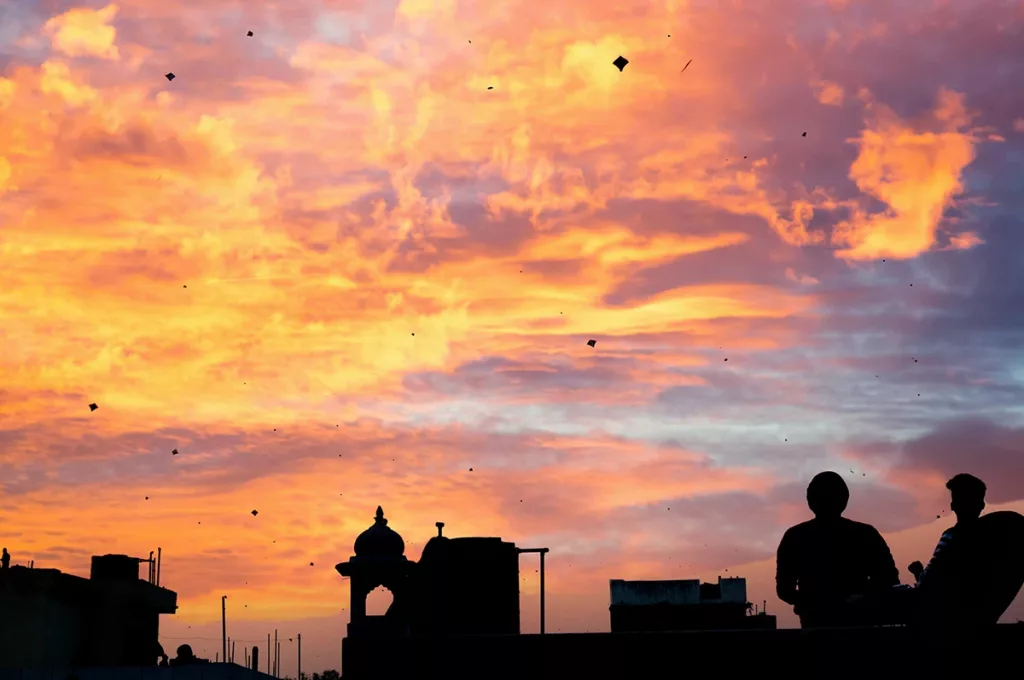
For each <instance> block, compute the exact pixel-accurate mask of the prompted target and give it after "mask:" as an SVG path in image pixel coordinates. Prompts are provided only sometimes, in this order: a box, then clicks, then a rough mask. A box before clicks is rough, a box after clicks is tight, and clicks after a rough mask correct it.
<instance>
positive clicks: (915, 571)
mask: <svg viewBox="0 0 1024 680" xmlns="http://www.w3.org/2000/svg"><path fill="white" fill-rule="evenodd" d="M907 571H909V572H910V575H911V576H913V577H914V584H915V585H916V584H920V583H921V574H923V573H924V565H923V564H921V562H920V561H918V560H914V561H913V562H911V563H910V565H909V566H908V567H907Z"/></svg>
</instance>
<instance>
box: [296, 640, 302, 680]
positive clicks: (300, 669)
mask: <svg viewBox="0 0 1024 680" xmlns="http://www.w3.org/2000/svg"><path fill="white" fill-rule="evenodd" d="M295 673H296V675H298V677H297V678H296V679H295V680H302V633H299V663H298V670H296V671H295Z"/></svg>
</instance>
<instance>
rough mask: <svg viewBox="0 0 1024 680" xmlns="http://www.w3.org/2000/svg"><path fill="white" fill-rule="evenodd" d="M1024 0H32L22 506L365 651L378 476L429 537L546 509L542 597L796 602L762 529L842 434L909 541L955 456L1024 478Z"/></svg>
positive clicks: (200, 636)
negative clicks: (698, 584)
mask: <svg viewBox="0 0 1024 680" xmlns="http://www.w3.org/2000/svg"><path fill="white" fill-rule="evenodd" d="M247 31H252V32H253V33H254V35H253V36H252V37H248V36H247V35H246V32H247ZM1022 32H1024V2H1022V1H1021V0H1002V1H997V0H974V1H973V2H952V1H943V0H901V1H896V0H894V1H892V2H884V3H883V2H873V1H867V0H865V1H860V2H858V1H857V0H831V1H826V0H772V2H757V1H754V0H749V1H746V2H744V1H741V0H722V1H721V2H708V1H707V0H618V1H616V2H595V1H593V0H543V1H541V0H487V1H486V2H485V1H483V0H479V1H475V2H471V1H469V0H401V1H396V0H280V1H271V0H266V1H263V2H250V1H243V0H201V1H200V0H166V1H162V2H155V1H153V0H125V1H123V2H122V1H118V2H116V3H114V4H106V3H104V2H88V1H85V0H78V1H76V2H70V1H67V0H0V74H2V77H0V340H2V341H3V352H2V354H0V543H2V544H3V545H4V546H6V547H7V548H8V550H10V552H11V554H12V556H13V563H15V564H27V563H28V561H29V560H35V565H36V567H37V568H40V567H49V568H59V569H62V570H66V571H70V572H72V573H78V574H81V575H85V576H87V575H88V568H89V557H90V555H93V554H104V553H127V554H132V555H139V556H146V555H148V553H149V551H150V550H155V549H156V548H157V546H160V547H162V549H163V554H164V560H163V582H164V584H165V585H167V586H168V587H170V588H172V589H174V590H176V591H177V592H178V593H179V606H180V608H179V612H178V614H177V615H175V616H167V617H163V619H162V624H161V626H162V627H161V635H162V640H163V642H164V646H165V647H167V648H168V650H169V651H173V649H174V648H175V647H177V645H178V644H181V643H182V642H191V643H192V644H193V646H194V647H195V648H196V650H197V652H199V653H200V654H201V655H208V656H209V657H210V658H213V656H214V654H215V653H216V652H217V651H219V650H220V597H221V595H224V594H226V595H228V621H229V623H228V630H229V635H231V636H232V637H234V638H236V639H238V640H242V641H248V640H252V641H256V642H258V641H261V640H262V642H263V644H264V645H265V642H266V633H267V631H268V630H269V631H272V630H273V629H275V628H277V629H279V630H280V631H281V632H280V635H281V637H282V638H283V639H285V640H286V642H285V644H284V645H283V654H284V659H283V666H282V667H283V671H284V672H285V673H287V674H290V675H292V676H294V674H295V650H294V643H290V642H287V639H288V638H289V637H292V636H293V635H294V634H295V633H302V634H303V669H304V670H305V671H314V670H322V669H324V668H338V667H339V661H338V657H339V654H340V651H339V650H340V639H341V636H342V635H343V633H344V624H345V623H346V622H347V620H348V619H347V613H348V587H347V581H345V580H343V579H342V578H341V577H340V576H339V575H338V574H337V573H336V572H335V571H334V565H335V564H336V563H338V562H340V561H344V560H346V559H348V557H349V556H350V555H351V554H352V543H353V541H354V539H355V537H356V536H357V535H358V534H359V533H360V532H361V531H363V530H364V529H366V528H367V527H369V526H370V524H371V523H372V520H373V515H374V511H375V509H376V507H377V505H378V504H380V505H383V507H384V510H385V514H386V516H387V517H388V519H389V522H390V524H389V525H390V526H391V527H392V528H394V529H395V530H397V531H399V532H400V533H401V534H402V535H403V537H404V538H405V540H406V543H407V555H408V556H409V557H410V558H413V559H415V558H417V557H418V556H419V552H420V549H421V547H422V545H423V543H424V542H425V541H426V540H428V539H429V538H430V537H431V536H432V535H433V534H434V533H436V530H435V528H434V522H435V521H444V522H445V523H446V529H445V533H446V535H451V536H501V537H503V538H504V539H506V540H510V541H514V542H516V543H517V544H518V545H520V546H523V547H540V546H546V547H549V548H550V549H551V553H550V555H549V558H548V578H547V590H548V628H549V630H550V631H558V630H561V631H583V630H607V628H608V609H607V607H608V580H609V579H611V578H688V577H694V578H696V577H702V578H705V579H714V578H715V577H716V576H717V575H723V576H731V575H738V576H746V577H747V578H748V579H749V597H750V599H751V600H752V601H756V602H758V603H759V604H760V603H761V602H762V600H765V599H767V600H768V609H769V611H771V612H774V613H778V614H779V615H780V623H781V624H782V625H793V623H794V619H793V616H792V614H791V612H790V611H789V609H788V608H787V607H785V606H783V605H781V603H779V602H778V601H777V600H775V598H774V592H773V582H772V576H773V574H772V570H773V567H774V561H773V560H774V552H775V549H776V547H777V545H778V541H779V538H780V537H781V534H782V532H783V531H784V530H785V528H786V527H787V526H789V525H791V524H793V523H796V522H799V521H803V520H804V519H807V518H808V516H809V512H808V511H807V508H806V505H805V503H804V488H805V486H806V484H807V481H808V480H809V479H810V478H811V476H813V475H814V474H815V473H816V472H819V471H821V470H826V469H833V470H836V471H838V472H840V473H842V474H843V475H844V477H846V478H847V480H848V482H849V484H850V486H851V492H852V500H851V504H850V509H849V512H848V513H847V516H849V517H851V518H853V519H859V520H862V521H868V522H872V523H874V524H875V525H876V526H877V527H878V528H879V529H880V530H881V531H883V532H884V533H885V534H886V536H887V538H888V540H889V542H890V545H891V547H892V549H893V552H894V554H895V555H896V558H897V562H898V564H899V566H900V569H901V577H902V578H903V579H904V580H905V581H906V580H909V579H910V576H909V574H907V572H906V570H905V566H906V565H907V564H908V563H909V561H910V560H913V559H922V560H927V558H928V556H929V555H930V553H931V550H932V548H933V546H934V544H935V541H936V540H937V538H938V536H939V534H940V533H941V531H942V530H943V529H944V528H945V527H947V526H949V525H950V524H952V519H951V518H950V512H949V509H948V492H946V490H945V489H944V486H943V485H944V482H945V480H946V479H947V478H949V477H950V476H951V475H953V474H955V473H958V472H971V473H974V474H977V475H978V476H980V477H982V478H983V479H984V480H985V481H986V482H987V483H988V485H989V503H990V507H996V506H1003V507H1008V508H1013V509H1018V510H1020V509H1022V508H1024V457H1022V448H1024V407H1022V404H1024V354H1022V353H1021V351H1020V349H1019V348H1020V347H1021V346H1022V345H1024V311H1022V310H1024V257H1022V253H1024V231H1022V228H1024V217H1022V215H1024V191H1022V186H1024V89H1022V88H1021V87H1020V83H1021V82H1024V35H1022ZM620 55H622V56H624V57H625V58H626V59H628V60H629V64H628V65H627V66H626V67H625V69H624V70H622V71H621V72H620V71H619V69H618V68H616V67H615V66H614V65H613V63H612V62H613V61H614V60H615V59H616V57H618V56H620ZM690 60H692V63H690V65H689V67H688V68H687V69H686V70H685V72H682V69H683V67H684V65H686V64H687V62H689V61H690ZM167 73H173V74H174V75H175V78H174V79H173V80H168V79H167V78H166V77H165V74H167ZM492 88H493V89H492ZM804 133H806V136H804ZM591 339H593V340H596V346H594V347H589V346H588V344H587V341H588V340H591ZM90 403H95V404H97V405H98V406H99V408H98V409H97V410H95V411H90V409H89V404H90ZM174 449H177V450H178V451H179V453H178V455H172V453H171V451H172V450H174ZM147 497H148V500H147ZM253 509H256V510H258V511H259V514H258V515H257V516H255V517H254V516H253V515H252V514H251V511H252V510H253ZM311 562H312V563H313V566H310V563H311ZM536 567H537V565H536V558H535V556H524V557H523V559H522V571H523V574H522V576H523V579H524V580H523V582H522V593H523V595H522V610H523V630H524V632H535V631H536V630H537V626H538V623H537V622H538V614H537V589H538V584H537V574H536V573H535V570H536ZM726 570H728V571H726ZM372 601H373V602H374V605H373V606H371V613H373V612H372V610H373V609H374V607H378V609H380V608H381V607H382V606H384V605H381V604H380V603H381V602H383V601H384V600H383V599H382V597H381V596H377V595H374V599H373V600H372ZM1008 615H1012V616H1015V617H1021V618H1024V600H1019V601H1018V602H1017V603H1016V604H1015V605H1014V607H1013V608H1012V609H1011V610H1010V612H1009V613H1008ZM239 644H240V645H241V643H239ZM248 644H252V643H248ZM261 653H263V654H264V655H265V649H263V650H261ZM238 656H239V658H240V657H241V648H240V647H239V651H238Z"/></svg>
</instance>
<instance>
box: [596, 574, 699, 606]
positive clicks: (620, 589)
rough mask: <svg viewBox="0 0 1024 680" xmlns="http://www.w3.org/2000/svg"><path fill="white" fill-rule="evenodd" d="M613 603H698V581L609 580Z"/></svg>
mask: <svg viewBox="0 0 1024 680" xmlns="http://www.w3.org/2000/svg"><path fill="white" fill-rule="evenodd" d="M611 596H612V597H611V599H612V604H613V605H649V604H700V581H699V580H696V579H694V580H687V581H623V580H621V579H616V580H613V581H612V582H611Z"/></svg>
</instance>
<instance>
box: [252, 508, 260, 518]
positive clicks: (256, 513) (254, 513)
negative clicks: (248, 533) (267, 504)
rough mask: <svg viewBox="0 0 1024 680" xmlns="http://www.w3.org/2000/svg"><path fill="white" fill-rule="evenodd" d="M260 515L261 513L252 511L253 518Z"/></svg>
mask: <svg viewBox="0 0 1024 680" xmlns="http://www.w3.org/2000/svg"><path fill="white" fill-rule="evenodd" d="M258 514H260V513H259V512H258V511H257V510H253V511H252V516H253V517H255V516H256V515H258Z"/></svg>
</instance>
